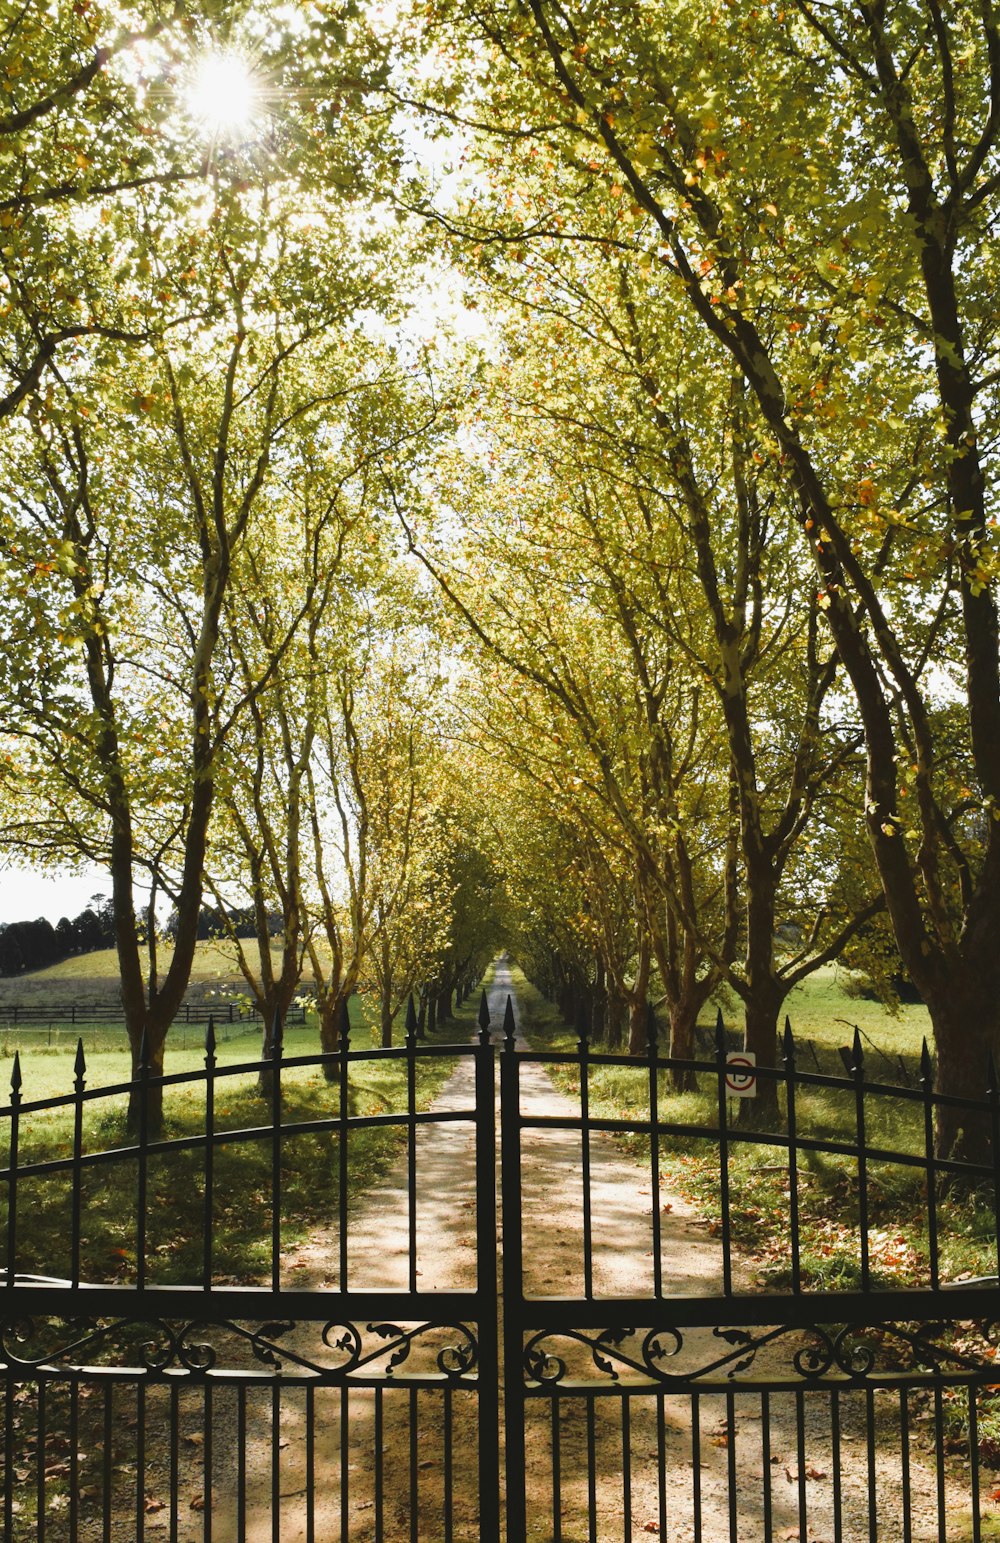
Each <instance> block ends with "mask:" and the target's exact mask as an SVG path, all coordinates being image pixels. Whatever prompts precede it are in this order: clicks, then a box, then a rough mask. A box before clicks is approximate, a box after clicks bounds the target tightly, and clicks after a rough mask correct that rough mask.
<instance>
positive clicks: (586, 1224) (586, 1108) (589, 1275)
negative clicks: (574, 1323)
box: [576, 1008, 594, 1301]
mask: <svg viewBox="0 0 1000 1543" xmlns="http://www.w3.org/2000/svg"><path fill="white" fill-rule="evenodd" d="M578 1026H579V1038H578V1040H577V1046H576V1053H577V1055H578V1057H579V1071H580V1179H581V1183H582V1185H583V1294H584V1296H585V1297H586V1298H587V1300H588V1301H590V1300H591V1299H592V1298H593V1295H594V1218H593V1211H592V1203H593V1196H592V1193H591V1184H590V1046H589V1045H588V1043H587V1020H586V1015H585V1013H584V1012H583V1010H582V1008H581V1010H580V1014H579V1025H578Z"/></svg>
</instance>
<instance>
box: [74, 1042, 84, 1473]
mask: <svg viewBox="0 0 1000 1543" xmlns="http://www.w3.org/2000/svg"><path fill="white" fill-rule="evenodd" d="M86 1086H87V1058H86V1056H85V1055H84V1053H83V1039H82V1038H80V1039H78V1040H77V1042H76V1060H75V1061H74V1063H73V1095H74V1096H73V1168H72V1194H71V1196H70V1207H71V1210H70V1279H71V1280H72V1282H73V1285H74V1286H78V1285H79V1284H80V1217H81V1214H82V1208H83V1196H82V1195H81V1193H80V1189H81V1185H82V1181H83V1175H82V1167H81V1162H80V1159H81V1157H82V1155H83V1095H84V1091H85V1089H86ZM74 1492H75V1486H74Z"/></svg>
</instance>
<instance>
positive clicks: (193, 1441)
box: [184, 1430, 205, 1447]
mask: <svg viewBox="0 0 1000 1543" xmlns="http://www.w3.org/2000/svg"><path fill="white" fill-rule="evenodd" d="M184 1440H185V1441H186V1442H188V1443H189V1445H191V1446H193V1447H203V1446H204V1445H205V1437H204V1435H203V1433H202V1432H201V1431H200V1430H196V1431H192V1432H191V1434H190V1436H185V1437H184Z"/></svg>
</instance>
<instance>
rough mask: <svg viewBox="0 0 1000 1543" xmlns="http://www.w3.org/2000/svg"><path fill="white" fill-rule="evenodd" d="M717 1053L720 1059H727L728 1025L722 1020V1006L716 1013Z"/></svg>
mask: <svg viewBox="0 0 1000 1543" xmlns="http://www.w3.org/2000/svg"><path fill="white" fill-rule="evenodd" d="M715 1053H716V1055H717V1056H718V1057H719V1059H720V1060H724V1059H725V1054H726V1025H725V1023H724V1022H723V1020H722V1008H721V1007H720V1008H719V1009H718V1011H717V1012H716V1014H715Z"/></svg>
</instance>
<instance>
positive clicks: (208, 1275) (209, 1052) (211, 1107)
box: [201, 1015, 216, 1291]
mask: <svg viewBox="0 0 1000 1543" xmlns="http://www.w3.org/2000/svg"><path fill="white" fill-rule="evenodd" d="M215 1064H216V1057H215V1019H214V1018H213V1017H212V1016H211V1015H210V1016H209V1020H208V1028H207V1029H206V1031H205V1195H204V1202H205V1208H204V1214H203V1217H202V1243H201V1264H202V1285H203V1286H204V1288H205V1290H206V1291H211V1289H212V1239H213V1228H212V1222H213V1218H214V1215H215Z"/></svg>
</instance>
